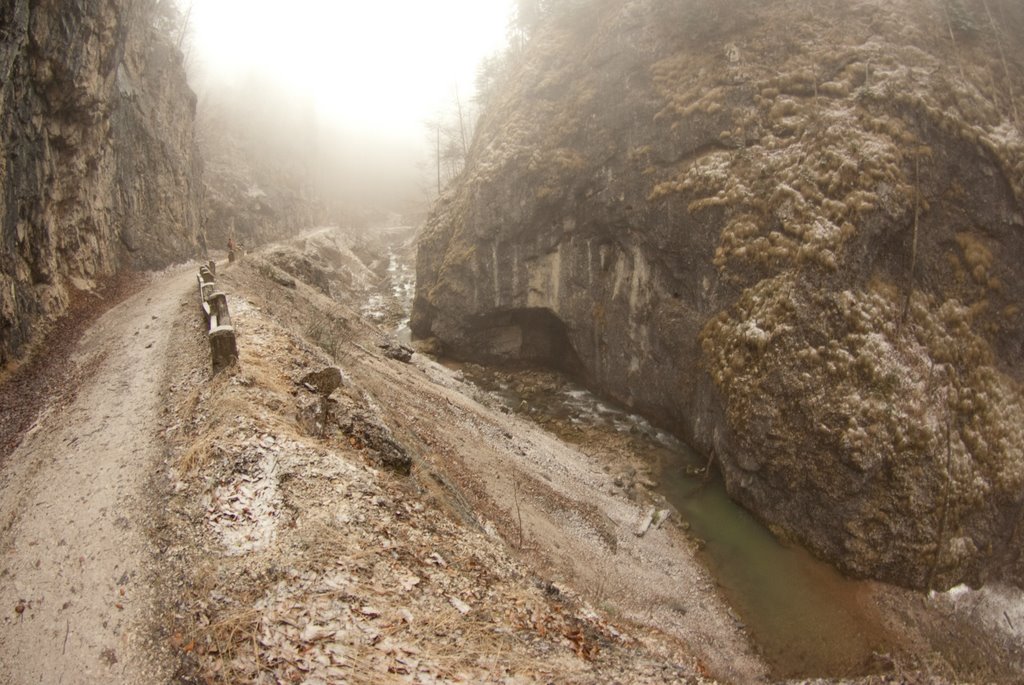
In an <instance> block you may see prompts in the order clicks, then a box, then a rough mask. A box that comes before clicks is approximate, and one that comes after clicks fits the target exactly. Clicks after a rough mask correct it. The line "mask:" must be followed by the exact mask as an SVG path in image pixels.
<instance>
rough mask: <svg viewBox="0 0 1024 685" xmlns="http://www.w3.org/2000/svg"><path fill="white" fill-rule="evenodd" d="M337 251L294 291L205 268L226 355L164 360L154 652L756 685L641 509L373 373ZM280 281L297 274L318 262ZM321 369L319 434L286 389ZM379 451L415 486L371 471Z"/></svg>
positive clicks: (376, 331)
mask: <svg viewBox="0 0 1024 685" xmlns="http://www.w3.org/2000/svg"><path fill="white" fill-rule="evenodd" d="M320 239H322V236H321V237H316V236H314V237H312V238H309V239H308V240H313V241H315V240H320ZM332 242H333V239H332ZM297 245H298V246H299V247H302V246H303V245H302V243H301V241H300V243H298V244H297ZM331 247H332V249H331V250H328V251H327V252H328V253H330V254H332V255H334V256H333V259H334V260H335V261H336V268H335V269H332V270H331V271H332V273H342V272H344V273H347V274H348V275H347V276H344V277H339V281H333V280H331V279H327V280H326V281H324V280H320V279H318V278H312V279H311V280H312V281H314V285H313V286H312V287H311V286H310V285H308V284H307V283H306V282H304V281H303V280H302V279H301V278H295V279H294V283H293V282H290V281H289V280H288V278H285V277H282V276H283V271H282V270H281V269H280V268H279V267H277V266H274V265H273V264H274V263H283V261H282V257H281V255H280V252H279V250H278V251H277V253H276V254H277V256H275V254H274V253H275V251H274V250H271V251H268V252H267V253H264V254H262V255H253V256H251V257H249V258H247V259H246V260H244V261H242V262H241V263H239V264H236V265H234V266H232V267H230V268H227V269H222V270H221V273H220V274H219V275H218V282H219V283H220V284H221V286H222V287H223V288H225V289H226V290H227V291H228V292H229V298H230V302H231V309H232V317H233V321H234V323H235V326H236V329H237V331H238V336H239V347H240V355H241V357H240V363H239V366H238V367H237V368H236V369H234V370H233V371H231V372H228V373H224V374H221V375H220V376H217V377H216V378H214V379H213V380H210V379H208V377H207V376H208V374H207V372H206V370H205V359H204V358H203V354H202V341H201V340H199V339H197V338H195V337H193V338H192V339H188V338H186V339H183V340H182V341H180V343H179V344H178V345H177V346H176V347H175V348H174V349H173V350H172V355H173V359H174V362H173V363H174V366H175V367H176V368H177V369H178V376H177V380H176V381H175V382H174V383H173V384H172V385H171V386H170V389H169V396H168V400H169V404H170V407H171V416H170V417H169V419H168V425H167V429H166V434H167V438H168V440H169V442H170V443H171V445H172V446H173V447H172V449H171V456H170V458H169V461H168V467H169V471H168V473H169V474H170V475H171V477H172V479H173V482H174V490H175V495H174V496H173V497H172V500H171V504H170V505H169V506H168V507H167V508H166V511H167V512H168V515H167V519H166V521H165V522H164V525H163V526H162V527H161V531H160V536H159V537H160V539H161V542H160V543H158V544H159V545H160V546H161V547H163V548H165V549H166V550H168V558H169V560H170V561H171V562H172V563H173V565H174V567H175V569H176V573H177V575H178V577H179V578H180V579H181V580H180V582H181V583H182V587H183V588H184V592H182V593H179V594H178V595H177V596H176V597H175V598H174V599H173V601H172V602H171V603H170V604H169V605H168V607H166V609H167V612H168V614H177V615H178V616H179V617H183V618H181V619H180V620H179V621H178V624H177V628H176V629H175V630H174V632H173V634H172V636H171V637H172V638H173V639H174V640H175V641H176V642H177V643H178V644H180V645H182V651H183V652H184V653H185V654H186V655H187V656H186V659H185V670H186V672H188V673H192V674H195V675H202V676H208V677H213V678H214V679H223V680H225V681H229V682H230V681H237V680H249V679H252V678H255V677H258V674H272V675H273V677H276V678H278V679H281V680H284V681H288V679H291V678H308V679H311V680H310V682H321V681H327V682H334V681H336V680H338V679H347V680H349V681H354V682H390V681H395V682H432V681H434V680H445V681H450V680H454V681H458V680H460V679H462V680H467V681H472V682H504V681H505V680H506V679H508V678H512V679H514V680H516V681H523V682H539V681H545V682H546V681H549V680H552V679H553V680H555V681H558V682H611V681H616V680H620V681H623V682H625V681H629V682H678V681H679V680H680V679H695V680H701V679H703V678H704V677H706V676H707V675H717V676H720V677H724V678H726V679H729V680H739V681H750V680H756V679H759V678H761V677H763V676H764V675H765V670H764V668H763V666H762V665H761V664H760V662H759V660H758V659H757V658H756V657H755V656H754V655H753V654H752V652H751V651H750V648H749V646H748V644H747V641H746V640H745V638H744V636H743V634H742V631H741V629H740V628H739V626H738V625H737V623H736V621H735V620H734V619H733V618H732V617H731V616H730V615H729V612H728V611H727V609H726V608H725V606H724V604H722V603H721V602H720V601H719V600H718V599H717V597H716V594H715V592H714V589H713V584H712V583H711V581H710V579H709V578H708V577H707V575H706V573H705V572H704V570H703V569H702V568H701V566H700V564H699V563H697V561H696V560H695V558H694V556H693V553H692V549H691V547H690V545H691V543H690V542H689V541H688V540H687V538H686V536H685V535H684V534H683V532H682V531H681V530H678V529H677V528H676V527H675V525H674V524H673V523H671V522H668V521H666V522H664V523H663V524H662V525H660V526H652V527H651V528H650V530H648V531H646V532H645V534H644V535H643V536H642V537H641V536H638V535H637V534H636V530H637V527H638V525H639V524H640V523H642V521H643V519H644V517H645V515H646V511H647V507H646V505H644V504H642V503H638V502H633V501H630V500H629V499H627V498H624V497H616V496H614V495H612V494H611V493H610V492H609V491H610V485H611V480H612V476H611V475H609V473H607V472H606V471H605V470H604V469H603V468H602V464H601V463H600V462H599V461H598V460H596V459H594V458H592V457H590V456H588V455H587V454H585V453H583V452H581V451H579V450H577V449H575V448H573V447H570V446H568V445H566V444H564V443H562V442H560V441H559V440H557V439H556V438H555V437H553V436H552V435H550V434H548V433H546V432H544V431H542V430H540V429H539V428H538V427H536V426H535V425H533V424H531V423H529V422H527V421H524V420H521V419H520V418H517V417H515V416H510V415H508V414H506V413H504V412H501V411H498V410H497V409H491V408H488V407H485V406H483V405H481V404H480V403H478V402H476V401H474V400H473V399H471V398H470V394H471V393H472V389H471V388H470V387H469V386H467V385H465V384H464V383H463V382H462V381H461V380H460V379H459V378H458V376H457V375H456V374H454V373H453V372H452V371H450V370H448V369H446V368H444V367H442V366H440V365H438V364H436V363H434V362H433V361H430V360H429V359H427V358H425V357H423V356H421V355H415V356H414V357H413V360H412V362H411V363H403V362H401V361H398V360H395V359H390V358H388V357H387V356H386V355H385V350H382V349H381V348H380V347H379V346H378V343H381V342H382V341H383V340H382V338H383V335H382V329H381V328H380V327H378V326H376V325H374V324H373V323H371V322H370V321H368V318H369V317H364V316H363V315H362V314H361V313H360V308H361V304H362V303H363V302H365V299H366V296H367V294H368V293H371V292H373V291H374V288H375V287H376V285H377V283H376V278H377V277H376V276H374V275H372V270H370V274H367V273H366V272H364V271H363V270H361V269H357V268H354V264H353V263H352V262H351V261H350V260H349V257H350V256H351V253H350V252H348V249H347V247H345V246H344V245H338V244H334V245H332V246H331ZM322 254H323V252H322ZM360 261H361V260H360ZM313 262H315V260H313ZM290 263H292V264H299V263H301V264H302V266H303V269H305V270H306V271H307V277H308V273H309V271H310V269H313V270H315V268H316V267H317V264H315V263H311V262H308V261H307V262H305V263H303V262H301V260H298V261H296V260H292V261H291V262H290ZM343 264H347V266H344V267H343V266H342V265H343ZM379 266H380V269H381V271H382V274H383V271H384V270H386V267H387V262H386V261H384V262H383V263H382V264H381V265H379ZM341 281H344V283H341ZM325 291H326V292H331V293H332V294H333V295H334V299H331V298H328V297H327V296H326V295H325V294H324V293H325ZM189 316H190V315H189V314H185V315H184V318H183V320H182V322H181V325H182V326H187V325H188V318H189ZM375 318H376V317H375ZM315 343H319V345H317V344H315ZM327 350H329V351H330V354H328V352H327ZM332 363H337V365H338V366H339V367H340V368H341V369H342V371H343V373H344V376H345V380H344V383H343V385H342V387H341V388H340V389H338V390H337V391H335V393H334V395H332V402H330V404H329V412H328V414H327V415H326V419H325V417H324V414H322V413H320V409H319V406H318V400H317V397H316V395H315V394H314V393H313V392H311V391H310V390H309V388H308V387H306V386H304V385H302V384H301V381H302V379H303V377H304V376H305V375H306V374H307V373H309V372H310V371H316V370H318V369H320V368H322V367H324V366H326V365H329V364H332ZM396 449H397V450H398V451H400V452H401V453H403V454H405V455H407V456H408V457H409V458H411V460H412V473H411V476H408V477H406V476H402V475H399V474H396V473H394V472H392V471H390V470H388V468H387V464H389V463H391V464H393V463H395V462H394V460H392V459H390V457H391V456H393V453H394V451H395V450H396ZM580 591H584V592H583V594H581V593H580ZM261 677H265V676H261Z"/></svg>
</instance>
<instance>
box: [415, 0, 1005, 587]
mask: <svg viewBox="0 0 1024 685" xmlns="http://www.w3.org/2000/svg"><path fill="white" fill-rule="evenodd" d="M564 4H565V5H569V6H570V7H571V6H575V7H576V9H564V10H562V11H561V12H560V13H559V12H556V13H555V15H554V16H553V17H552V18H551V19H550V20H549V22H548V25H547V26H546V27H545V28H543V29H542V30H541V31H540V33H539V34H538V35H537V36H536V37H535V38H534V39H533V41H532V44H531V45H530V46H529V47H528V49H527V50H526V53H525V56H524V57H522V59H521V60H520V62H519V64H518V65H517V66H515V67H513V68H512V73H511V75H510V76H509V77H508V78H507V79H506V87H505V90H504V92H503V93H502V94H501V95H500V96H498V97H497V98H495V99H494V100H493V101H492V102H491V104H490V106H489V107H488V109H487V110H486V111H485V113H484V116H483V118H482V120H481V122H480V125H479V129H478V134H477V137H476V139H475V141H474V144H473V148H472V151H471V160H470V163H469V164H468V167H467V170H466V172H465V173H464V174H463V177H462V178H461V180H460V181H459V182H458V184H457V185H456V187H454V188H453V189H452V190H451V191H450V192H448V193H447V194H446V195H445V196H444V197H443V198H442V199H441V200H440V202H439V203H438V206H437V207H436V209H435V211H434V214H433V215H432V217H431V219H430V221H429V223H428V225H427V226H426V228H425V229H424V231H423V234H422V236H421V242H420V248H419V256H418V283H417V297H416V303H415V312H414V320H413V327H414V328H413V330H414V332H415V333H416V334H417V335H419V336H421V337H426V336H436V337H437V338H438V339H440V341H441V342H442V343H443V345H444V349H445V350H446V352H448V353H449V354H452V355H456V356H464V357H474V358H490V359H495V358H497V359H502V360H510V359H524V358H526V359H533V360H541V361H548V362H554V363H557V364H561V365H572V366H575V367H576V368H577V369H578V370H579V371H580V373H581V374H582V375H583V376H584V377H585V378H586V379H587V380H588V381H589V383H591V384H592V385H593V386H595V387H597V388H599V389H601V390H602V391H604V392H605V393H607V394H608V395H611V396H613V397H614V398H616V399H618V400H620V401H622V402H624V403H626V404H628V405H630V406H633V407H635V408H637V409H638V410H640V411H642V412H645V413H647V414H648V415H650V416H652V417H655V418H656V419H658V420H660V421H661V422H663V423H665V424H668V425H670V426H673V427H674V428H675V429H676V430H677V431H679V432H680V433H682V434H684V435H685V436H687V437H688V438H689V439H691V440H692V441H693V442H694V443H695V445H697V446H699V447H700V448H701V449H703V450H705V451H706V452H709V453H711V454H713V455H714V456H715V458H716V460H717V463H718V464H719V466H720V468H721V471H722V473H723V475H724V477H725V480H726V483H727V486H728V488H729V491H730V493H731V494H732V496H733V497H734V498H736V499H738V500H739V501H740V502H742V503H743V504H744V505H746V506H747V507H748V508H749V509H751V510H752V511H754V512H755V513H756V514H757V515H758V516H759V517H761V518H762V519H763V520H764V521H765V522H766V523H768V524H769V525H770V526H772V527H773V528H774V529H775V530H777V531H779V532H780V533H782V534H783V535H787V536H792V537H794V538H796V539H798V540H800V541H802V542H803V543H804V544H806V545H808V546H809V547H810V548H811V549H813V550H814V551H815V552H816V553H818V554H820V555H822V556H823V557H825V558H828V559H830V560H832V561H833V562H835V563H837V564H838V565H840V566H841V567H842V568H843V569H845V570H846V571H847V572H850V573H853V574H856V575H863V576H872V577H876V578H881V579H886V580H889V581H893V582H896V583H899V584H902V585H906V586H910V587H917V588H927V587H948V586H949V585H951V584H954V583H957V582H961V581H967V582H971V583H977V582H982V581H985V580H989V579H994V578H999V579H1004V580H1009V581H1011V582H1014V583H1017V584H1021V583H1022V582H1024V562H1022V559H1021V551H1022V537H1024V520H1022V516H1024V394H1022V386H1021V380H1022V376H1024V365H1022V362H1024V316H1022V313H1021V310H1020V306H1021V303H1022V302H1024V280H1022V278H1021V269H1022V267H1021V264H1022V263H1024V137H1022V127H1024V118H1022V117H1024V100H1022V98H1021V95H1022V94H1024V68H1022V65H1024V49H1022V45H1021V43H1020V41H1019V40H1017V38H1016V37H1017V36H1019V35H1021V32H1022V31H1024V9H1022V8H1021V6H1020V5H1019V4H1018V3H1011V2H1001V1H999V0H987V2H984V3H966V2H963V3H961V2H958V1H957V0H940V1H936V2H931V1H925V0H897V1H896V2H881V0H862V1H860V2H835V3H811V2H805V1H797V0H772V1H770V2H752V1H751V2H748V1H746V0H727V1H725V2H722V1H719V2H710V1H707V2H705V1H699V0H693V1H689V2H670V1H668V0H607V1H599V2H591V3H585V4H584V5H582V6H580V3H572V4H571V5H570V4H569V3H564Z"/></svg>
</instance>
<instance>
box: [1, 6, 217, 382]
mask: <svg viewBox="0 0 1024 685" xmlns="http://www.w3.org/2000/svg"><path fill="white" fill-rule="evenodd" d="M161 5H162V3H159V2H156V3H154V2H134V1H132V0H40V1H38V2H37V1H35V0H33V1H32V2H29V1H28V0H0V240H2V244H3V249H2V250H0V364H3V363H4V362H6V361H7V360H8V359H10V358H11V357H12V355H13V354H14V353H15V351H17V350H18V349H19V348H20V347H22V346H23V345H24V343H25V342H27V341H28V340H29V339H30V338H31V336H32V333H33V330H34V327H35V326H36V324H37V322H38V321H40V320H41V319H42V318H44V317H51V316H54V315H57V314H59V313H61V312H62V311H64V309H65V308H66V307H67V304H68V300H69V296H70V292H71V291H72V289H75V288H78V289H83V288H89V287H90V286H91V284H92V283H93V282H94V281H95V280H96V279H98V278H101V277H103V276H106V275H109V274H111V273H113V272H114V271H116V270H117V269H119V268H122V267H127V266H132V267H139V268H145V267H155V266H161V265H165V264H167V263H169V262H171V261H173V260H176V259H182V258H185V257H187V256H189V255H191V254H193V253H194V252H195V251H196V249H197V245H198V244H200V243H201V241H202V236H201V234H200V222H199V216H198V207H199V200H200V193H201V183H200V178H199V177H200V173H201V167H200V161H199V158H198V155H197V154H196V153H195V149H194V144H193V136H192V120H193V116H194V112H195V98H194V96H193V94H192V92H191V90H190V89H189V88H188V86H187V85H186V83H185V76H184V72H183V70H182V66H181V55H180V53H179V52H178V50H177V49H176V48H175V47H174V45H173V44H172V43H171V41H170V39H169V38H167V36H166V34H165V32H164V30H163V29H162V28H161V27H160V25H159V21H160V14H159V9H160V6H161Z"/></svg>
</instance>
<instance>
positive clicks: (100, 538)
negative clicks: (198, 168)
mask: <svg viewBox="0 0 1024 685" xmlns="http://www.w3.org/2000/svg"><path fill="white" fill-rule="evenodd" d="M193 284H194V276H193V270H192V269H185V268H177V269H172V270H169V271H166V272H164V273H162V274H157V275H154V276H152V277H151V278H150V279H149V281H148V282H147V283H146V284H145V285H144V287H143V288H142V290H141V291H140V292H139V293H138V294H136V295H135V296H133V297H131V298H129V299H128V300H127V301H125V302H123V303H122V304H120V305H118V306H117V307H114V308H113V309H111V310H110V311H109V312H107V313H106V314H105V315H104V316H103V317H101V318H100V319H99V320H98V321H97V322H96V323H95V324H94V325H93V326H92V327H91V328H90V329H89V330H88V331H87V332H86V333H85V335H84V336H83V338H82V340H81V342H80V344H79V348H78V351H77V353H76V357H75V363H74V364H71V365H69V368H68V370H67V371H68V382H69V383H70V382H74V383H77V384H79V389H78V393H77V397H76V399H75V400H74V401H73V402H72V403H71V404H70V405H68V406H66V407H63V408H59V407H51V408H49V409H47V410H44V412H43V413H42V415H41V416H40V418H39V420H38V421H37V422H36V424H35V425H34V426H33V427H32V428H31V429H30V430H29V432H28V434H27V435H26V437H25V439H24V440H23V441H22V443H21V445H20V446H19V447H17V449H15V451H14V452H13V453H12V454H11V455H10V457H9V458H8V459H7V462H6V465H5V467H4V469H3V472H2V473H0V558H2V561H0V681H2V682H4V683H11V684H12V685H16V684H20V683H61V684H64V683H99V682H124V683H152V682H165V681H167V679H168V675H169V674H168V673H166V669H167V668H168V666H167V665H166V664H163V663H160V662H159V660H157V659H154V658H153V657H152V656H143V654H150V653H151V651H152V650H143V649H142V645H143V642H144V641H145V639H146V636H147V635H148V634H149V631H148V629H147V625H146V621H147V617H148V616H149V615H150V611H149V608H150V603H151V601H152V598H151V597H150V596H149V595H148V593H147V590H146V588H147V587H148V586H149V584H148V583H145V582H143V581H144V579H145V578H146V576H147V573H149V571H148V570H147V567H148V565H149V564H148V562H149V560H150V559H151V558H152V552H151V550H150V549H149V548H148V545H147V539H146V536H145V534H144V526H145V522H146V520H147V514H148V512H149V511H151V508H150V507H151V504H152V503H151V502H150V498H149V496H148V494H147V493H148V492H149V488H148V484H149V482H150V479H151V478H152V477H153V473H154V472H155V470H156V466H157V464H158V463H159V461H160V460H161V458H162V456H163V455H162V446H161V443H160V441H159V439H158V437H157V432H156V431H157V426H158V419H159V407H160V405H159V390H160V387H161V384H162V381H163V379H164V372H165V365H166V351H167V345H168V341H169V340H170V337H171V335H172V334H173V331H172V330H171V322H172V321H173V317H172V314H173V313H174V312H176V311H177V310H178V308H179V307H181V306H182V303H183V298H185V297H187V294H188V290H189V288H190V287H191V286H192V285H193Z"/></svg>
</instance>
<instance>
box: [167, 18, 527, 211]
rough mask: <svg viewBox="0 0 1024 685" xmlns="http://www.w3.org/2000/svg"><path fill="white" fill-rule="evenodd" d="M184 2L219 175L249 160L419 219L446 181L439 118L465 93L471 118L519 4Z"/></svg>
mask: <svg viewBox="0 0 1024 685" xmlns="http://www.w3.org/2000/svg"><path fill="white" fill-rule="evenodd" d="M177 2H178V7H179V11H180V15H179V20H178V21H179V22H180V26H181V27H183V28H182V29H180V30H179V31H178V36H179V38H180V40H181V45H182V51H183V52H184V54H185V63H186V67H187V70H188V74H189V81H190V83H191V84H192V87H193V89H194V90H195V91H196V94H197V96H198V111H197V139H198V140H199V141H200V148H201V150H202V153H203V156H204V158H205V159H206V160H207V170H208V173H207V174H206V176H207V181H208V183H209V184H212V185H213V186H219V187H220V188H221V190H223V191H224V192H226V193H230V192H231V190H230V188H229V187H228V186H233V187H235V189H236V190H237V188H238V187H240V185H245V184H241V183H240V182H238V181H237V177H238V173H242V174H243V175H248V177H249V178H250V180H249V181H246V182H245V183H248V184H254V186H253V187H260V188H261V189H263V190H269V189H270V188H271V187H274V188H277V189H279V190H282V191H288V192H292V193H293V194H295V193H298V194H308V193H310V192H311V193H313V194H314V195H315V197H316V198H318V199H319V200H320V201H322V202H324V203H326V204H327V205H329V206H331V207H333V208H334V209H335V210H336V211H337V212H341V213H342V214H348V215H352V214H353V213H354V214H359V213H363V214H366V213H367V212H369V213H375V214H378V215H379V214H381V213H396V212H397V213H398V214H401V215H403V216H406V217H408V219H409V220H415V217H417V216H421V215H422V213H423V212H424V211H425V209H426V207H427V206H428V203H429V202H430V200H431V199H432V198H433V197H434V196H435V195H436V193H437V191H438V182H437V176H438V173H437V171H436V170H437V169H438V168H439V167H438V165H437V163H436V162H437V160H436V156H435V155H436V146H437V141H436V139H434V138H433V136H436V135H439V134H438V133H437V131H438V128H437V125H436V124H428V122H439V121H440V122H443V123H444V126H445V127H446V128H445V129H444V130H446V131H451V130H452V128H453V127H454V124H453V123H452V122H453V121H458V118H457V115H456V111H457V108H456V97H458V98H459V100H460V101H461V104H462V107H463V113H464V114H467V113H468V115H467V117H466V119H467V124H469V125H471V123H472V122H471V120H472V117H473V116H474V115H475V107H474V105H473V95H474V87H475V82H476V75H477V70H478V66H479V65H480V63H481V61H482V60H483V59H484V58H485V57H488V56H490V55H493V54H495V53H499V52H501V51H502V50H504V49H505V48H506V46H507V42H508V41H507V36H508V29H509V21H510V16H511V14H512V4H513V0H486V1H482V0H430V1H426V0H368V1H366V2H359V3H357V2H351V1H347V0H342V1H340V2H328V1H318V0H295V1H293V2H290V3H274V2H269V0H193V1H192V2H189V0H177ZM458 168H459V167H458V166H457V165H456V166H454V167H453V166H452V164H451V162H450V161H449V162H448V165H447V166H446V167H445V169H446V175H445V178H444V180H445V182H447V181H449V180H451V179H452V178H453V177H454V173H457V170H458ZM432 169H433V171H431V170H432Z"/></svg>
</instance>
